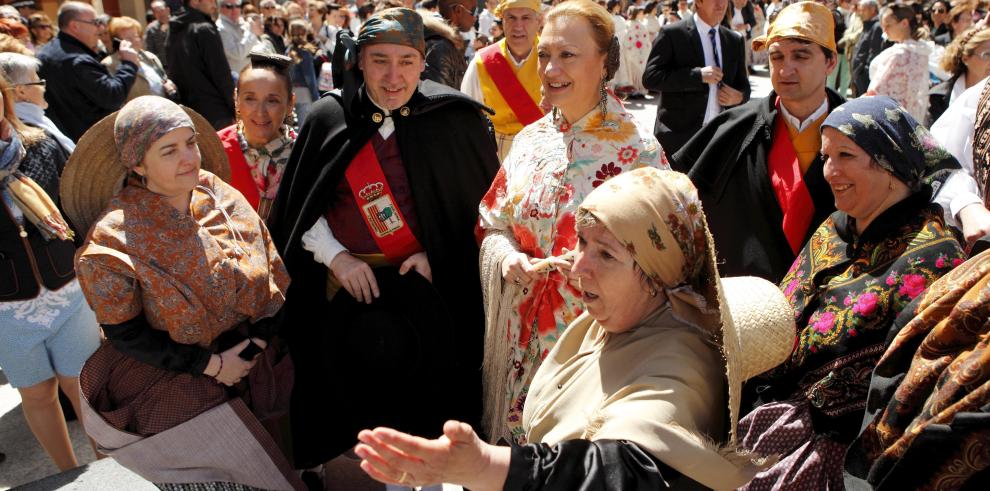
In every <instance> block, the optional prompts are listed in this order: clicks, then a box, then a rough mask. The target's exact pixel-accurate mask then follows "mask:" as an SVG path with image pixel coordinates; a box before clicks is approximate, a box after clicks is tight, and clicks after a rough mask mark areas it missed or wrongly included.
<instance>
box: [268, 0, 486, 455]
mask: <svg viewBox="0 0 990 491" xmlns="http://www.w3.org/2000/svg"><path fill="white" fill-rule="evenodd" d="M424 50H425V43H424V40H423V23H422V19H421V18H420V17H419V14H417V13H416V12H414V11H412V10H408V9H388V10H384V11H381V12H378V13H376V14H375V15H374V16H372V17H371V18H370V19H369V20H368V21H367V22H366V23H365V24H364V25H363V26H362V28H361V31H360V34H359V35H358V36H357V39H356V40H352V39H351V38H350V36H349V34H344V35H342V36H341V38H340V39H339V43H338V45H337V48H336V50H335V55H336V56H335V58H336V59H335V63H334V64H335V69H337V68H340V69H342V70H343V73H342V74H340V75H341V76H342V78H343V91H342V94H336V93H332V94H330V95H329V96H327V97H324V98H323V99H321V100H320V101H318V102H316V103H315V104H314V105H313V108H312V110H311V112H310V114H309V116H308V117H307V118H306V122H305V124H304V125H303V127H302V129H301V131H300V133H299V138H298V140H297V141H296V144H295V147H294V149H293V151H292V155H291V157H290V158H289V162H288V164H287V167H286V169H285V174H284V177H283V179H282V182H281V186H280V188H279V192H278V196H277V198H276V200H275V204H274V206H273V209H272V213H271V216H270V218H269V227H270V230H271V233H272V236H273V238H274V241H275V243H276V245H277V246H278V249H279V252H280V253H281V254H282V258H283V260H284V261H285V265H286V267H287V268H288V270H289V274H290V276H291V277H292V285H291V287H290V290H289V292H288V294H287V303H286V305H285V313H284V322H283V328H282V331H281V332H282V335H283V336H284V338H285V339H286V340H287V342H288V345H289V349H290V352H291V353H292V357H293V361H294V363H295V366H296V375H295V388H294V391H293V397H292V413H291V418H292V426H293V428H292V430H293V431H292V435H293V452H294V460H295V465H296V467H297V468H311V467H315V466H318V465H320V464H322V463H325V462H327V461H329V460H330V459H332V458H334V457H336V456H337V455H339V454H341V453H342V452H344V451H346V450H348V449H349V448H351V447H352V446H353V445H354V444H355V443H356V442H357V433H358V431H359V430H360V429H362V428H364V427H368V426H370V425H379V424H381V425H386V424H398V425H400V426H403V425H405V426H406V427H407V428H410V429H415V430H416V431H423V432H426V434H438V433H439V432H440V431H441V430H442V424H443V421H444V420H445V419H459V420H462V421H466V422H469V423H476V422H477V421H478V420H479V418H480V409H481V405H480V401H481V376H480V373H481V372H480V367H481V354H482V345H483V337H484V312H483V307H482V294H481V286H480V285H481V282H480V279H479V273H478V244H477V242H476V240H475V238H474V235H473V230H474V226H475V224H476V222H477V214H478V203H479V202H480V201H481V198H482V196H483V195H484V193H485V192H486V191H487V190H488V188H489V186H490V184H491V181H492V179H493V178H494V176H495V173H496V172H497V171H498V166H499V162H498V157H497V154H496V149H495V142H494V138H493V136H492V133H491V129H490V124H489V122H488V120H487V118H486V116H485V114H484V112H485V111H486V108H485V107H484V106H482V105H480V104H478V103H477V102H474V101H473V100H471V99H470V98H468V97H467V96H465V95H464V94H462V93H460V92H458V91H456V90H453V89H450V88H448V87H446V86H443V85H440V84H436V83H434V82H431V81H423V82H419V76H420V73H421V72H422V70H423V69H424V57H423V53H424ZM383 177H384V178H383ZM434 328H435V329H434ZM431 329H432V330H431ZM445 333H449V334H450V335H449V336H447V335H446V334H445ZM396 338H401V340H396ZM448 338H449V339H448ZM344 360H347V361H346V363H345V362H344ZM382 367H391V368H385V369H383V368H382ZM372 373H373V374H375V375H369V374H372ZM397 380H402V381H403V382H402V383H401V384H400V385H399V386H397V385H396V384H395V381H397ZM425 394H429V395H425ZM369 401H374V402H369Z"/></svg>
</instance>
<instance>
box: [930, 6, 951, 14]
mask: <svg viewBox="0 0 990 491" xmlns="http://www.w3.org/2000/svg"><path fill="white" fill-rule="evenodd" d="M946 12H947V10H945V9H944V8H942V7H937V8H933V9H932V13H933V14H944V13H946Z"/></svg>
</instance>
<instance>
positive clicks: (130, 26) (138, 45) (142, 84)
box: [102, 17, 178, 101]
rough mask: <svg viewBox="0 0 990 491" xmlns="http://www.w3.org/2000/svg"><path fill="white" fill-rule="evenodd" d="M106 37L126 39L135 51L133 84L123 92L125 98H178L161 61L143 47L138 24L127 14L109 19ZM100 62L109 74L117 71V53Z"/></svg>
mask: <svg viewBox="0 0 990 491" xmlns="http://www.w3.org/2000/svg"><path fill="white" fill-rule="evenodd" d="M109 31H110V36H111V37H112V38H114V39H119V40H121V41H129V42H130V43H131V47H132V48H134V50H135V51H137V52H138V61H139V62H140V64H139V66H138V71H137V76H135V77H134V85H132V86H131V90H130V92H128V93H127V100H128V101H130V100H131V99H134V98H137V97H141V96H143V95H157V96H159V97H166V98H169V99H172V100H177V99H178V91H177V89H176V88H175V84H174V83H173V82H172V81H171V80H169V79H168V75H167V74H166V73H165V67H163V66H162V62H161V60H159V59H158V57H157V56H155V54H154V53H152V52H150V51H145V49H144V35H143V31H144V30H143V29H142V28H141V24H140V23H139V22H138V21H136V20H134V19H132V18H130V17H114V18H113V19H112V20H111V21H110V26H109ZM102 63H103V64H104V65H105V66H106V67H107V68H108V69H109V70H110V73H117V70H118V69H119V68H120V53H119V52H115V53H114V54H112V55H110V56H108V57H106V58H104V59H103V61H102Z"/></svg>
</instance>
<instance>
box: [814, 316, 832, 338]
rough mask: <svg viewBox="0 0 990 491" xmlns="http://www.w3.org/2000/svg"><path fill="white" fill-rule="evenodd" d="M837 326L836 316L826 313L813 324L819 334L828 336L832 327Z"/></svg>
mask: <svg viewBox="0 0 990 491" xmlns="http://www.w3.org/2000/svg"><path fill="white" fill-rule="evenodd" d="M834 325H835V314H833V313H831V312H825V313H823V314H821V315H819V316H818V319H816V320H815V322H814V323H813V324H812V327H814V328H815V330H816V331H818V332H819V334H827V333H828V332H829V331H831V330H832V326H834Z"/></svg>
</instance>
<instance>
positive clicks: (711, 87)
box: [694, 14, 724, 123]
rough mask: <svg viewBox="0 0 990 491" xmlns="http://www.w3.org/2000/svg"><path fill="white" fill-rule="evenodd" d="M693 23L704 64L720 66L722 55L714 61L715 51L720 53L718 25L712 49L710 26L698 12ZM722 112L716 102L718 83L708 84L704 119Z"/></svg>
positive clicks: (707, 120)
mask: <svg viewBox="0 0 990 491" xmlns="http://www.w3.org/2000/svg"><path fill="white" fill-rule="evenodd" d="M694 25H695V27H696V28H697V29H698V37H700V38H701V50H702V51H703V52H704V53H705V66H722V63H721V60H723V59H724V57H722V56H719V58H718V59H719V63H715V51H718V53H719V55H721V54H722V39H721V36H719V33H718V27H715V49H712V41H711V38H709V37H708V31H709V30H711V29H712V27H713V26H710V25H708V24H706V23H705V21H703V20H701V17H698V14H694ZM720 112H722V106H720V105H719V103H718V84H717V83H714V84H708V107H706V108H705V120H704V123H707V122H709V121H711V120H712V118H714V117H715V116H717V115H718V113H720Z"/></svg>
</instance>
